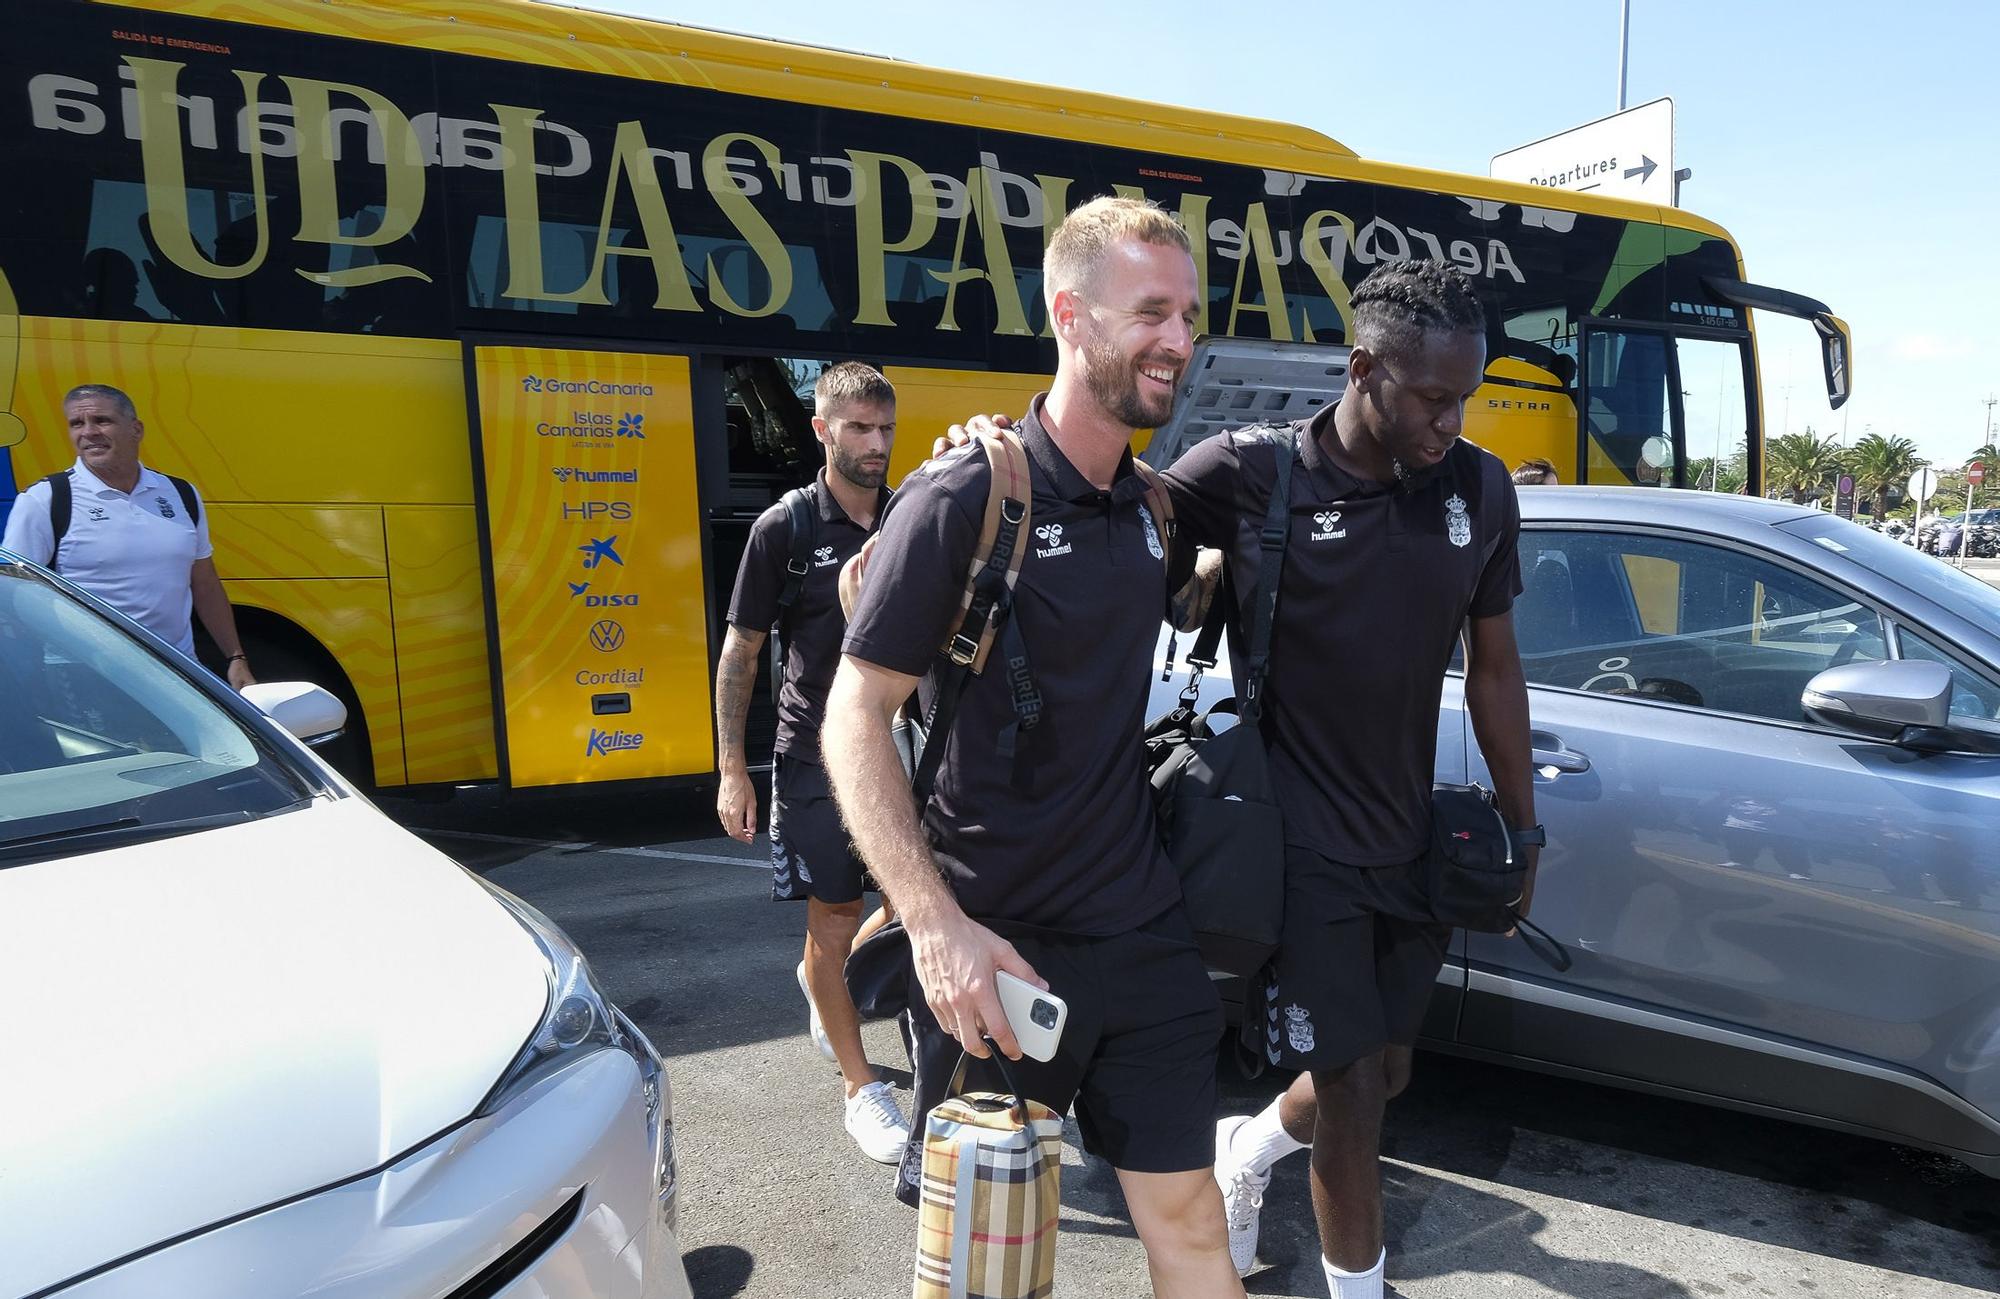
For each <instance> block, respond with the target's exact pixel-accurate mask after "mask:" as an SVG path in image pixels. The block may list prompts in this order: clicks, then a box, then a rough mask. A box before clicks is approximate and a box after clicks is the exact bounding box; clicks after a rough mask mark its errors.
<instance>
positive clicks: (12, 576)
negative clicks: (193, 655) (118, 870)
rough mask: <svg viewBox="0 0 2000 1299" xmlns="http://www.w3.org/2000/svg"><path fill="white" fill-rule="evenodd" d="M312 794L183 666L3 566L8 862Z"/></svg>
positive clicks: (2, 776) (0, 778)
mask: <svg viewBox="0 0 2000 1299" xmlns="http://www.w3.org/2000/svg"><path fill="white" fill-rule="evenodd" d="M309 792H310V787H309V786H308V785H307V784H306V783H305V782H304V780H303V779H302V777H301V776H300V775H299V773H298V772H297V771H296V770H294V769H293V768H291V767H290V766H288V765H287V763H286V762H285V760H284V759H283V758H282V757H281V756H280V755H279V754H277V753H276V752H275V751H274V749H273V747H272V746H270V745H269V744H267V743H266V742H264V741H262V740H261V739H260V738H259V737H258V736H256V735H255V734H253V733H252V732H251V731H250V730H248V729H246V728H245V727H244V726H242V725H241V724H239V723H238V722H237V720H236V719H235V718H234V717H232V716H231V715H230V713H229V712H228V710H226V709H224V708H223V707H222V706H221V705H219V704H218V703H217V702H216V701H215V700H214V699H213V698H211V697H210V696H209V695H207V694H206V693H204V692H203V691H202V690H201V689H199V688H198V687H196V686H195V685H194V684H193V683H192V682H191V681H189V679H188V678H187V676H185V675H184V674H183V673H182V671H181V670H179V669H177V668H176V667H174V666H171V665H170V664H169V663H168V662H167V661H166V660H165V659H163V658H162V657H161V656H160V655H158V654H156V653H155V652H153V651H152V650H150V649H148V648H147V647H145V646H144V645H143V644H142V643H141V642H140V641H139V640H137V639H135V638H134V637H133V636H132V635H130V634H129V633H128V632H126V631H125V630H123V629H122V628H121V627H120V626H119V625H118V624H116V623H114V622H113V621H112V620H110V619H108V618H106V617H104V616H102V615H100V614H98V613H96V612H95V611H93V610H92V609H90V608H88V607H87V606H85V605H84V604H82V603H81V602H79V601H77V600H76V599H75V598H74V597H72V596H70V595H69V594H67V593H66V592H64V591H62V590H61V589H60V588H58V587H56V586H54V585H52V584H50V583H48V582H46V581H44V580H42V579H40V578H38V577H36V576H34V575H33V574H31V573H30V572H29V571H28V570H27V569H25V568H21V567H17V566H0V865H12V864H16V863H19V862H22V861H31V860H41V859H43V858H48V857H60V856H66V855H69V854H70V853H72V852H81V851H86V850H88V849H90V848H91V847H94V846H112V844H113V842H114V841H115V842H117V843H127V842H135V841H138V840H140V839H143V838H147V837H157V835H160V834H171V833H178V832H179V830H178V829H177V827H182V826H189V825H192V824H194V823H196V822H202V821H205V820H211V819H214V818H218V817H219V818H234V819H249V818H250V817H254V816H258V815H263V814H266V813H270V812H274V811H278V810H281V809H284V808H287V807H290V806H294V805H296V804H297V803H298V802H299V801H300V799H301V798H302V797H304V796H306V795H307V794H308V793H309Z"/></svg>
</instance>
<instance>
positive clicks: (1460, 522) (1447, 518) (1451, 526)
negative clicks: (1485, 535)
mask: <svg viewBox="0 0 2000 1299" xmlns="http://www.w3.org/2000/svg"><path fill="white" fill-rule="evenodd" d="M1444 529H1445V536H1446V537H1448V538H1449V539H1450V540H1451V544H1452V545H1454V546H1469V545H1471V544H1472V520H1471V519H1470V518H1469V517H1467V515H1466V513H1465V501H1464V500H1463V499H1461V498H1460V497H1459V495H1458V493H1457V492H1453V493H1452V494H1451V499H1450V500H1448V501H1446V502H1445V503H1444Z"/></svg>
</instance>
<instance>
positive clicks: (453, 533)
mask: <svg viewBox="0 0 2000 1299" xmlns="http://www.w3.org/2000/svg"><path fill="white" fill-rule="evenodd" d="M382 516H383V523H384V525H385V528H386V530H387V532H388V537H389V572H390V575H391V583H390V590H391V593H392V603H393V606H394V608H395V613H396V662H397V668H398V679H399V681H400V682H401V684H402V696H403V728H404V730H403V747H404V750H405V752H406V753H407V755H408V759H407V760H408V765H409V777H410V782H411V783H412V784H424V783H426V782H432V781H460V780H491V779H492V778H493V777H494V776H496V775H498V774H499V765H498V762H497V759H496V757H495V754H494V748H493V703H492V700H493V682H492V675H491V673H490V672H489V670H488V668H487V660H486V611H485V609H484V608H483V607H482V604H481V601H480V595H479V523H478V520H477V519H476V518H475V517H474V516H473V511H472V509H471V507H470V506H466V507H450V508H446V507H418V506H393V505H392V506H390V507H389V508H388V509H386V510H384V511H382Z"/></svg>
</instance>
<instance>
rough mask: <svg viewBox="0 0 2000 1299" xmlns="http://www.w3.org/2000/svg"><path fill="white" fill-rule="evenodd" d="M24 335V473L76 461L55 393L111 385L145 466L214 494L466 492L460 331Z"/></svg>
mask: <svg viewBox="0 0 2000 1299" xmlns="http://www.w3.org/2000/svg"><path fill="white" fill-rule="evenodd" d="M21 332H22V339H21V351H22V355H21V379H20V388H21V391H20V393H19V394H18V395H17V398H16V403H17V404H16V409H17V410H18V411H19V412H20V414H21V416H22V418H24V419H25V420H27V422H28V428H29V429H30V437H29V441H28V444H27V447H26V448H24V449H26V450H30V451H32V452H33V453H34V454H33V455H32V456H28V457H22V458H23V459H27V460H30V461H31V469H24V470H20V471H17V472H19V473H20V475H21V480H22V481H23V482H31V481H33V479H34V478H36V477H39V476H41V475H42V474H45V473H47V472H49V471H50V470H52V469H60V468H62V467H63V466H64V465H66V464H68V463H69V462H70V460H71V458H72V457H71V454H70V451H69V445H68V441H67V439H66V438H65V437H64V435H63V423H62V395H63V393H65V392H67V391H68V390H69V389H70V388H71V387H73V386H75V385H76V384H79V383H108V384H111V385H113V386H115V387H118V388H122V389H124V390H125V391H126V392H127V393H129V394H131V397H132V401H133V404H134V405H135V406H137V407H138V411H139V419H140V421H141V422H142V423H144V424H145V426H146V441H145V446H144V455H145V459H146V463H147V464H149V465H151V466H153V467H154V468H156V469H160V470H164V471H165V472H167V473H172V474H179V475H181V476H182V477H184V478H187V479H189V480H191V481H192V482H193V483H194V484H195V486H197V487H199V488H200V489H201V494H202V496H203V498H204V499H207V500H210V501H216V502H222V501H288V502H289V501H297V502H314V503H317V502H323V501H324V502H335V501H338V502H354V503H357V504H370V505H373V504H392V503H393V504H411V505H416V504H436V505H466V504H469V503H470V502H471V500H472V466H471V462H470V460H469V458H468V457H467V455H466V449H465V380H464V375H463V372H462V371H461V370H460V368H459V356H458V345H457V344H456V343H452V342H446V341H442V340H437V339H417V338H381V337H377V336H374V335H369V334H352V335H346V334H311V333H288V332H283V331H279V330H268V329H225V328H219V327H209V326H193V325H160V324H134V323H125V322H118V321H98V320H57V319H50V318H44V317H31V318H28V319H25V320H23V321H22V322H21ZM226 575H227V574H225V576H226ZM286 576H289V577H316V576H321V575H320V574H317V573H305V572H298V573H290V574H287V575H286Z"/></svg>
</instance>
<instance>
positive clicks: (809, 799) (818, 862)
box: [771, 753, 868, 903]
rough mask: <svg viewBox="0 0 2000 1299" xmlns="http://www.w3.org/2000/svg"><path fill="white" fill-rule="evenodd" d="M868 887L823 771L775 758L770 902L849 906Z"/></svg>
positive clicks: (808, 764) (798, 761)
mask: <svg viewBox="0 0 2000 1299" xmlns="http://www.w3.org/2000/svg"><path fill="white" fill-rule="evenodd" d="M866 887H868V882H867V876H866V874H865V873H864V872H863V871H862V869H861V859H860V858H859V857H857V856H855V855H854V845H853V843H852V842H851V841H850V840H849V839H848V837H847V827H846V826H844V825H842V824H841V823H840V812H839V810H838V809H837V808H835V807H834V805H833V790H832V789H831V788H829V787H828V785H827V781H826V770H825V768H823V767H821V766H820V765H819V764H818V763H817V762H807V761H805V760H804V759H802V758H788V757H786V756H785V755H784V754H782V753H781V754H779V755H778V756H777V759H776V760H775V761H774V762H773V763H772V765H771V897H772V899H773V900H775V901H778V902H799V901H803V900H804V899H806V898H808V897H813V898H818V899H819V900H820V901H821V902H832V903H839V902H854V901H857V900H859V898H860V897H861V893H862V890H863V889H865V888H866Z"/></svg>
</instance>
